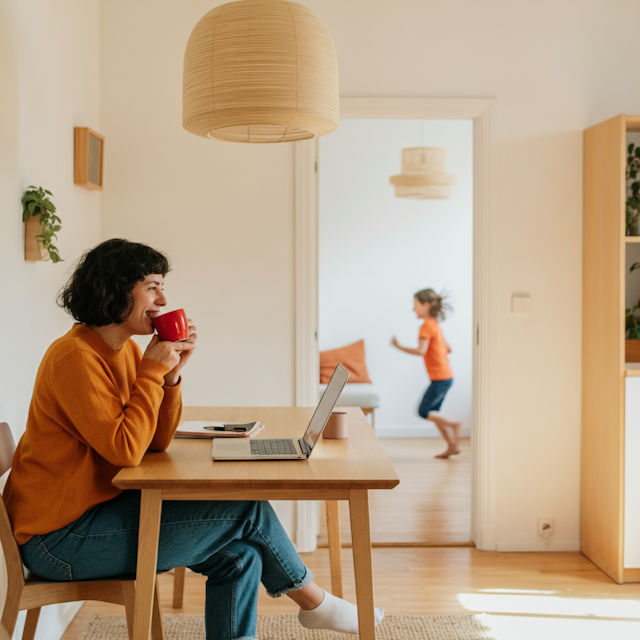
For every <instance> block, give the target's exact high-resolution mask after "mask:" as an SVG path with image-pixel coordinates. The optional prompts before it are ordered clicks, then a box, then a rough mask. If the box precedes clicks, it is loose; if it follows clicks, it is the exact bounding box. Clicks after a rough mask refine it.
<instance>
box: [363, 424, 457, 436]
mask: <svg viewBox="0 0 640 640" xmlns="http://www.w3.org/2000/svg"><path fill="white" fill-rule="evenodd" d="M376 435H377V436H378V438H442V436H441V435H440V432H439V431H438V429H437V428H436V427H434V426H433V425H432V424H431V423H429V422H425V424H418V425H414V424H408V425H399V424H395V425H377V424H376ZM469 435H470V432H469V430H468V429H463V430H462V437H463V438H468V437H469Z"/></svg>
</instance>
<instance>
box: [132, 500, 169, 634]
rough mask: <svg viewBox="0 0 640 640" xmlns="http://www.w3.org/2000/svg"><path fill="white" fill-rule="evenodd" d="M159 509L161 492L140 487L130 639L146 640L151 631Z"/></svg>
mask: <svg viewBox="0 0 640 640" xmlns="http://www.w3.org/2000/svg"><path fill="white" fill-rule="evenodd" d="M161 512H162V492H161V491H159V490H157V489H143V490H142V493H141V498H140V531H139V533H138V567H137V571H136V603H135V607H134V613H133V639H134V640H149V634H150V633H151V614H152V611H153V596H154V592H155V586H156V568H157V565H158V537H159V535H160V514H161Z"/></svg>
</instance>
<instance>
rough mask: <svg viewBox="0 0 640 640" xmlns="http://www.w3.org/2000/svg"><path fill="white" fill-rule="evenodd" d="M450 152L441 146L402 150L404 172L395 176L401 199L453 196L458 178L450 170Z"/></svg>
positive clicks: (391, 180)
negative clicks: (447, 154)
mask: <svg viewBox="0 0 640 640" xmlns="http://www.w3.org/2000/svg"><path fill="white" fill-rule="evenodd" d="M446 167H447V164H446V151H445V150H444V149H442V148H441V147H410V148H408V149H403V150H402V173H400V174H399V175H396V176H391V178H389V182H390V183H391V184H392V185H394V186H395V195H396V197H397V198H415V199H419V198H425V199H426V198H450V197H451V185H453V184H456V182H457V181H458V179H457V178H456V176H454V175H453V174H451V173H447V171H446Z"/></svg>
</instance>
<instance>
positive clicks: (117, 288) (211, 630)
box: [4, 239, 383, 640]
mask: <svg viewBox="0 0 640 640" xmlns="http://www.w3.org/2000/svg"><path fill="white" fill-rule="evenodd" d="M168 271H169V263H168V260H167V258H166V257H165V256H164V255H163V254H161V253H159V252H158V251H155V250H154V249H152V248H151V247H148V246H146V245H143V244H138V243H133V242H129V241H127V240H119V239H114V240H108V241H106V242H103V243H102V244H100V245H98V246H97V247H95V248H94V249H92V250H90V251H88V252H86V253H85V254H84V255H83V256H82V257H81V259H80V261H79V263H78V265H77V266H76V269H75V271H74V273H73V275H72V276H71V278H70V280H69V282H68V284H67V286H66V287H65V288H64V289H63V290H62V292H61V293H60V296H59V304H60V305H61V306H62V307H63V308H64V309H66V310H67V311H68V312H69V313H70V314H71V315H72V316H73V317H74V318H75V320H76V321H77V324H74V326H73V328H72V329H71V330H70V331H69V332H68V333H67V334H66V335H64V336H62V337H61V338H59V339H58V340H56V341H55V342H54V343H53V344H52V345H51V346H50V347H49V349H48V350H47V352H46V354H45V356H44V358H43V360H42V363H41V365H40V368H39V370H38V374H37V376H36V382H35V386H34V390H33V397H32V401H31V406H30V409H29V416H28V419H27V429H26V432H25V434H24V435H23V436H22V438H21V440H20V442H19V444H18V448H17V450H16V455H15V457H14V460H13V468H12V471H11V474H10V476H9V479H8V481H7V486H6V489H5V493H4V499H5V502H6V505H7V510H8V511H9V515H10V517H11V521H12V523H13V527H14V534H15V536H16V539H17V541H18V544H19V545H20V551H21V554H22V557H23V561H24V563H25V565H27V567H28V568H29V569H30V570H31V571H33V572H34V573H36V574H38V575H40V576H42V577H44V578H49V579H51V580H87V579H93V578H105V577H110V576H116V575H124V574H132V573H135V571H136V554H137V546H138V524H139V512H140V493H139V492H137V491H121V490H120V489H118V488H116V487H115V486H113V485H112V483H111V480H112V479H113V477H114V476H115V475H116V474H117V473H118V471H119V470H120V469H121V468H122V467H126V466H135V465H137V464H139V463H140V461H141V459H142V457H143V456H144V454H145V452H146V451H164V450H165V449H166V448H167V447H168V446H169V443H170V442H171V439H172V437H173V434H174V432H175V429H176V427H177V425H178V422H179V421H180V414H181V411H182V393H181V390H180V386H181V384H180V383H181V373H182V370H183V368H184V367H185V365H186V364H187V362H188V360H189V358H191V356H192V355H193V353H194V351H195V349H196V341H197V333H196V327H195V326H194V325H192V324H191V321H190V326H189V338H188V339H187V340H185V341H184V342H177V343H172V342H163V341H160V339H159V338H158V336H157V335H153V337H152V338H151V341H150V342H149V345H148V346H147V348H146V350H145V352H144V354H142V353H141V350H140V348H139V347H138V345H137V344H136V343H135V342H134V341H133V340H131V337H132V336H134V335H151V334H153V333H154V328H153V318H155V317H156V316H157V315H158V314H159V312H160V310H161V309H162V307H164V306H165V305H166V303H167V300H166V298H165V296H164V293H163V290H162V286H163V281H164V277H165V276H166V274H167V273H168ZM179 566H187V567H190V568H191V569H193V570H194V571H196V572H198V573H202V574H204V575H206V576H207V578H208V579H207V584H206V607H205V626H206V631H207V638H208V639H209V640H214V639H215V640H220V639H224V640H232V639H238V638H242V639H245V638H254V637H255V632H256V622H257V601H258V589H259V585H260V582H262V583H263V584H264V585H265V587H266V589H267V591H268V593H269V594H270V595H272V596H273V597H277V596H280V595H283V594H286V595H288V596H289V597H290V598H291V599H292V600H294V601H295V602H296V603H297V604H298V605H299V606H300V612H299V616H298V617H299V620H300V622H301V624H302V625H304V626H306V627H308V628H325V629H333V630H336V631H342V632H346V633H357V630H358V621H357V609H356V607H355V606H354V605H352V604H350V603H348V602H346V601H344V600H341V599H339V598H335V597H334V596H332V595H330V594H327V593H326V592H325V591H324V590H323V589H321V588H320V587H319V586H318V585H316V584H315V583H314V582H313V574H312V573H311V571H310V570H308V569H307V568H306V567H305V565H304V564H303V562H302V560H301V559H300V557H299V555H298V554H297V552H296V551H295V549H294V547H293V545H292V544H291V542H290V540H289V538H288V537H287V535H286V533H285V532H284V530H283V529H282V526H281V524H280V522H279V521H278V519H277V517H276V515H275V513H274V512H273V510H272V509H271V507H270V505H269V503H268V502H213V501H212V502H200V501H194V502H178V501H176V502H174V501H168V502H165V503H164V504H163V509H162V519H161V525H160V539H159V551H158V568H159V569H170V568H172V567H179ZM382 615H383V612H382V610H381V609H377V610H376V622H379V621H380V620H381V619H382Z"/></svg>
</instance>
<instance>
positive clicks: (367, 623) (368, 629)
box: [349, 489, 376, 640]
mask: <svg viewBox="0 0 640 640" xmlns="http://www.w3.org/2000/svg"><path fill="white" fill-rule="evenodd" d="M349 512H350V517H351V540H352V542H353V566H354V569H355V574H356V599H357V603H358V626H359V628H360V638H361V640H375V637H376V630H375V622H374V607H373V568H372V566H371V531H370V530H369V492H368V491H367V490H366V489H363V490H351V491H349Z"/></svg>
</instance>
